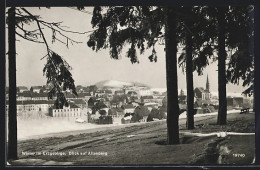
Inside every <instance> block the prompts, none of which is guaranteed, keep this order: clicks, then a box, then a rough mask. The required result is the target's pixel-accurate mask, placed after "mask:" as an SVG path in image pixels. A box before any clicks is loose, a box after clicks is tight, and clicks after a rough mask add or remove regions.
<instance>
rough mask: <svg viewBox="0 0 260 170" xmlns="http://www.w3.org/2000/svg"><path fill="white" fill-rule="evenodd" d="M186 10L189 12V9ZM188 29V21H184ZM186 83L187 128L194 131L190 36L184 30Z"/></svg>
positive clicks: (189, 24) (189, 26) (189, 33)
mask: <svg viewBox="0 0 260 170" xmlns="http://www.w3.org/2000/svg"><path fill="white" fill-rule="evenodd" d="M188 10H191V9H190V8H189V9H188ZM185 24H186V26H187V27H188V28H189V29H190V28H191V23H190V21H189V19H187V20H186V21H185ZM185 38H186V40H185V43H186V83H187V128H188V129H194V90H193V71H192V35H191V32H190V31H189V30H187V29H186V36H185Z"/></svg>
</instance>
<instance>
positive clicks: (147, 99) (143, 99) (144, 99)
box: [141, 96, 153, 103]
mask: <svg viewBox="0 0 260 170" xmlns="http://www.w3.org/2000/svg"><path fill="white" fill-rule="evenodd" d="M141 102H142V103H149V102H153V96H141Z"/></svg>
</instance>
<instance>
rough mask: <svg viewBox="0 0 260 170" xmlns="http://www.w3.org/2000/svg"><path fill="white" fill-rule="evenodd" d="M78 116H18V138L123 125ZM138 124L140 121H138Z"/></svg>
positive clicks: (115, 121)
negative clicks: (80, 120) (81, 121)
mask: <svg viewBox="0 0 260 170" xmlns="http://www.w3.org/2000/svg"><path fill="white" fill-rule="evenodd" d="M235 112H239V110H230V111H228V114H230V113H235ZM214 115H217V112H213V113H207V114H196V115H195V116H194V117H203V116H214ZM179 118H180V119H185V118H186V112H184V113H182V114H181V115H180V117H179ZM81 119H84V120H86V117H84V116H82V117H81ZM75 121H76V117H73V118H72V117H70V118H57V117H56V118H55V117H42V118H32V117H31V118H28V119H24V118H23V119H22V118H19V117H18V120H17V129H18V132H17V136H18V140H23V139H28V138H30V137H32V136H36V135H37V136H38V135H44V134H50V133H59V132H66V131H76V130H88V129H94V128H100V127H111V126H122V124H121V118H115V119H114V123H113V124H107V125H98V124H91V123H77V122H75ZM162 121H163V120H162ZM137 124H138V123H137Z"/></svg>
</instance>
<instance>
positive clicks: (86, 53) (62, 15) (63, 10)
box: [7, 7, 245, 93]
mask: <svg viewBox="0 0 260 170" xmlns="http://www.w3.org/2000/svg"><path fill="white" fill-rule="evenodd" d="M26 9H27V10H28V11H29V12H31V13H32V14H35V15H40V16H41V17H42V19H43V20H45V21H47V22H60V21H62V22H63V23H62V25H63V26H67V27H68V28H67V27H64V29H67V30H73V31H78V32H86V31H91V30H93V29H92V27H91V17H92V15H90V14H88V13H84V12H80V11H78V10H75V9H71V8H68V7H55V8H50V9H47V8H40V9H39V8H36V7H30V8H27V7H26ZM85 10H86V11H89V12H92V8H85ZM27 28H28V29H29V30H33V29H34V28H36V27H35V24H31V25H30V27H27ZM43 32H44V34H45V36H46V39H47V41H48V44H49V46H50V48H51V49H52V50H53V51H55V52H56V53H58V54H59V55H61V56H63V57H64V59H65V60H66V61H67V62H68V63H69V64H70V66H72V68H73V69H72V75H73V78H74V80H75V84H76V85H92V84H95V83H96V82H99V81H102V80H121V81H136V82H140V83H145V84H147V85H149V86H151V87H154V88H165V87H166V70H165V53H164V50H163V49H164V46H163V45H158V46H157V48H156V49H157V54H158V61H157V63H151V62H150V61H149V59H148V56H149V55H150V52H151V51H147V52H146V53H145V54H144V55H139V60H140V63H139V64H131V62H130V60H129V58H127V57H125V51H126V50H123V52H122V54H121V55H122V57H121V59H120V60H114V59H111V58H110V56H109V51H108V50H100V51H98V52H95V51H92V49H90V48H89V47H88V46H87V44H86V43H87V41H88V35H89V34H85V35H75V34H69V33H64V34H66V35H68V36H69V37H71V38H72V39H75V40H77V41H81V42H83V43H81V44H74V45H73V46H72V45H70V46H69V48H67V47H66V46H65V45H64V44H61V43H59V42H58V41H57V42H55V43H53V44H52V43H51V32H50V30H48V28H44V29H43ZM17 40H19V41H17V43H16V44H17V54H18V55H17V85H18V86H21V85H24V86H27V87H30V86H32V85H44V84H46V78H45V77H44V76H43V72H42V70H43V67H44V64H45V63H46V59H43V60H40V59H41V58H42V57H43V56H45V55H46V54H47V52H46V47H45V45H44V44H37V43H33V42H29V41H27V40H24V39H21V38H20V37H18V36H17ZM126 49H127V48H126ZM216 70H217V63H213V64H210V65H209V66H208V67H207V68H206V69H205V70H204V72H203V75H202V76H198V75H197V73H195V72H194V87H204V88H205V86H206V76H207V75H208V76H209V81H210V89H211V91H214V92H216V91H217V90H218V86H217V84H218V79H217V71H216ZM185 79H186V78H185V74H183V73H182V70H181V69H180V68H179V69H178V86H179V89H186V80H185ZM7 85H8V83H7ZM244 89H245V88H243V87H242V86H241V85H240V86H237V85H230V84H228V85H227V92H237V93H240V92H242V91H243V90H244Z"/></svg>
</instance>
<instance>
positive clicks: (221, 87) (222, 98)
mask: <svg viewBox="0 0 260 170" xmlns="http://www.w3.org/2000/svg"><path fill="white" fill-rule="evenodd" d="M217 10H218V31H219V32H218V97H219V108H218V120H217V124H218V125H225V124H227V97H226V63H225V61H226V50H225V9H224V7H218V8H217Z"/></svg>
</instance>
